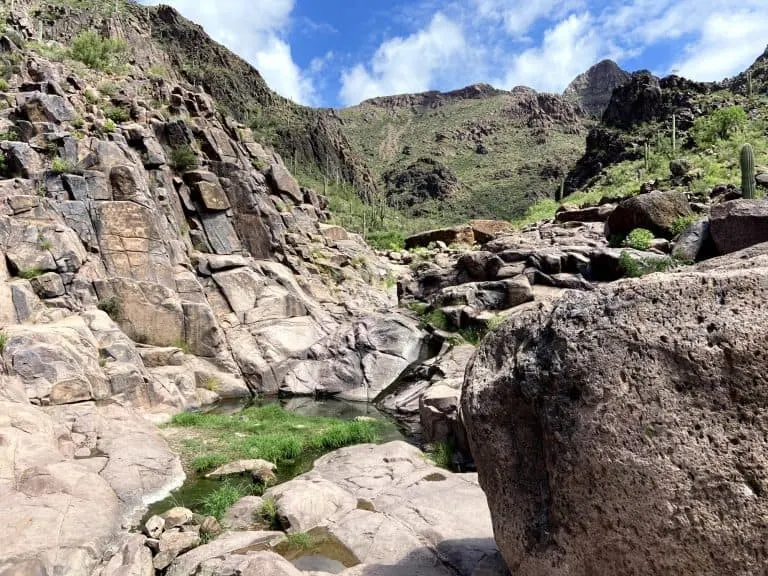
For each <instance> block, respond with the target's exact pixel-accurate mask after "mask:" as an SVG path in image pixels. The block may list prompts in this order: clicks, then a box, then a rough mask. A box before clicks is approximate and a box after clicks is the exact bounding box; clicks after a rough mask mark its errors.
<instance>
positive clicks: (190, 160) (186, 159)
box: [171, 145, 197, 172]
mask: <svg viewBox="0 0 768 576" xmlns="http://www.w3.org/2000/svg"><path fill="white" fill-rule="evenodd" d="M171 162H172V163H173V167H174V168H176V170H178V171H179V172H186V171H187V170H189V169H190V168H192V167H193V166H196V165H197V154H195V151H194V150H192V148H191V147H189V146H187V145H184V146H178V147H177V148H174V149H173V151H172V152H171Z"/></svg>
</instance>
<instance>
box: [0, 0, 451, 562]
mask: <svg viewBox="0 0 768 576" xmlns="http://www.w3.org/2000/svg"><path fill="white" fill-rule="evenodd" d="M74 6H75V8H72V7H71V6H69V5H67V6H62V5H60V4H58V3H56V4H50V5H48V4H44V5H38V4H37V3H34V4H32V3H26V2H22V1H21V0H20V1H18V2H16V3H15V7H14V11H12V12H10V13H8V14H6V16H5V18H6V34H5V35H3V36H2V39H1V41H0V45H1V46H2V54H0V58H1V59H2V60H3V63H4V67H3V70H4V73H5V79H4V83H3V84H2V87H1V88H0V91H2V97H3V98H2V101H3V104H4V106H3V109H2V110H0V132H1V133H2V135H1V136H0V152H2V155H1V158H2V162H0V169H1V170H2V178H1V179H0V250H1V251H2V255H3V258H2V259H1V260H0V290H1V291H2V298H1V299H0V353H1V354H2V365H1V366H0V399H1V402H0V511H2V512H3V515H4V517H6V519H7V521H6V524H8V525H9V527H10V531H11V533H12V534H13V537H11V538H4V539H3V543H2V545H0V572H3V573H6V572H4V571H6V570H7V571H10V572H11V573H14V574H15V573H19V572H18V571H21V573H51V574H52V573H57V574H74V573H77V574H89V573H91V571H92V569H94V568H96V567H97V566H98V565H99V564H100V563H101V562H102V561H105V562H106V561H109V562H110V563H107V564H106V565H105V567H104V570H106V572H105V573H106V574H112V573H113V572H114V570H117V568H118V567H119V566H120V565H121V564H120V562H122V561H123V560H125V561H129V560H131V561H132V559H140V558H144V557H145V556H146V554H145V552H142V550H145V549H144V548H143V545H142V544H139V545H138V548H137V545H136V542H134V540H130V541H126V540H125V529H126V528H128V527H130V526H131V525H132V524H133V522H134V520H135V519H136V515H137V514H139V513H140V512H141V510H142V509H143V508H144V507H145V506H146V504H148V503H149V502H151V501H153V500H157V499H158V498H162V497H163V496H164V495H165V494H167V492H168V491H169V490H171V489H173V488H175V487H177V486H178V485H179V483H180V482H181V481H182V480H183V472H182V470H181V466H180V464H179V461H178V457H177V456H175V455H174V454H172V453H171V452H170V450H169V449H168V446H167V444H166V443H165V441H164V440H163V439H162V438H161V437H160V436H159V435H158V434H157V431H156V430H155V428H154V427H153V426H152V425H150V424H149V423H148V422H147V420H152V421H163V420H165V419H167V417H168V415H169V414H172V413H175V412H179V411H182V410H185V409H194V408H200V407H201V406H207V405H210V404H211V403H214V402H217V401H218V400H220V399H228V398H249V397H251V396H252V395H255V394H274V393H277V392H278V391H280V392H282V393H285V394H336V395H340V396H342V397H347V398H351V399H356V400H369V399H372V398H374V397H375V396H376V395H377V394H378V393H379V392H380V391H382V390H384V389H385V388H387V387H388V386H389V385H390V384H391V383H392V382H393V381H394V380H395V379H396V378H397V377H398V376H399V375H400V373H402V372H403V371H404V370H405V369H406V368H407V367H408V366H409V365H410V364H411V363H414V362H416V361H418V360H420V359H422V358H423V357H424V355H425V354H428V353H429V352H428V349H429V348H430V346H431V345H432V341H433V340H435V338H436V337H435V336H431V335H429V334H427V333H426V332H425V331H423V330H422V329H421V328H420V327H419V325H418V323H417V322H415V321H413V320H411V319H409V318H407V317H405V316H403V315H401V314H399V313H398V312H397V311H393V310H392V305H393V303H394V302H395V295H394V286H393V284H392V282H391V268H390V265H389V264H388V263H386V262H383V261H381V260H380V259H378V258H377V256H376V255H375V254H374V253H373V252H371V251H370V250H369V249H368V247H367V246H366V245H365V244H364V243H363V242H362V241H361V240H360V239H359V238H358V237H356V236H354V235H349V234H348V233H347V232H346V231H345V230H343V229H341V228H338V227H335V226H331V225H328V224H325V221H326V220H327V218H328V213H327V210H326V208H327V200H326V199H325V198H323V197H321V196H318V195H317V194H316V193H315V192H313V191H312V190H308V189H302V188H301V187H300V186H299V185H298V184H297V182H296V180H295V179H294V178H293V176H292V175H291V174H290V172H289V171H288V169H287V167H286V166H285V164H284V162H283V160H282V159H281V157H280V156H279V155H278V154H277V153H275V152H274V151H272V150H271V149H269V148H268V147H263V146H262V145H261V144H259V143H258V142H257V141H256V140H255V138H254V136H253V134H252V132H251V130H250V128H249V127H248V126H246V125H244V124H241V123H239V122H238V121H237V120H236V119H235V118H233V117H231V116H228V115H222V114H221V113H220V112H218V111H217V107H216V105H215V101H214V99H213V98H212V96H211V95H210V94H208V93H207V92H206V91H205V90H204V89H203V88H201V87H199V86H192V85H190V84H187V83H186V82H184V81H183V79H181V78H178V77H176V76H173V75H169V76H167V77H166V78H162V77H159V75H158V74H155V73H154V72H150V71H149V62H153V64H154V63H156V62H167V61H168V58H169V55H168V54H167V53H164V52H162V51H161V50H160V48H159V47H158V46H153V45H152V44H151V43H147V36H146V32H147V30H145V29H144V28H143V27H142V26H141V25H140V24H141V23H142V20H141V19H139V20H136V19H134V17H135V14H133V13H131V14H132V15H131V16H130V17H128V16H125V14H123V13H121V15H120V16H119V17H113V15H112V14H111V13H109V12H107V13H101V12H100V11H99V10H98V9H94V10H91V11H89V12H88V13H86V12H83V11H80V10H78V8H77V7H78V6H79V4H78V3H76V4H74ZM134 9H136V8H135V7H131V10H134ZM137 13H138V14H139V15H140V18H148V17H149V16H148V15H147V14H150V13H152V12H142V11H139V12H137ZM152 14H155V16H156V17H158V18H159V17H160V15H162V14H166V15H167V14H170V13H169V12H167V11H166V12H163V10H162V9H161V10H159V11H158V12H157V13H152ZM66 15H71V16H72V17H71V18H64V17H58V16H66ZM155 16H153V17H155ZM86 22H90V23H91V24H94V23H98V25H97V26H96V28H98V29H100V30H103V31H104V34H106V35H107V36H110V35H111V36H112V37H122V38H124V39H126V40H128V41H129V44H128V46H141V48H140V49H139V50H137V51H135V52H133V51H131V49H130V48H128V49H127V50H128V55H129V59H128V60H127V62H126V63H125V64H123V65H121V66H119V67H116V68H114V69H112V71H109V70H108V71H104V70H96V69H94V66H95V65H94V66H91V67H89V66H86V65H84V64H82V63H81V62H78V61H76V60H75V59H74V58H73V55H74V54H75V53H74V52H72V51H69V50H66V49H65V48H64V46H63V45H62V44H61V43H58V42H57V41H48V40H44V41H42V42H41V41H39V40H34V36H33V34H39V31H40V29H41V27H42V30H43V36H44V38H48V37H56V38H58V39H64V40H66V39H68V38H71V37H72V36H75V35H76V34H77V33H78V32H77V31H78V30H79V29H80V27H82V26H84V25H86V24H85V23H86ZM94 41H95V40H94ZM98 41H101V40H98ZM439 342H440V338H439V337H437V343H438V345H439ZM118 550H120V554H119V558H118V557H117V556H116V557H115V558H117V559H113V560H110V558H111V557H112V556H113V555H114V554H115V553H116V552H118ZM120 558H122V560H120Z"/></svg>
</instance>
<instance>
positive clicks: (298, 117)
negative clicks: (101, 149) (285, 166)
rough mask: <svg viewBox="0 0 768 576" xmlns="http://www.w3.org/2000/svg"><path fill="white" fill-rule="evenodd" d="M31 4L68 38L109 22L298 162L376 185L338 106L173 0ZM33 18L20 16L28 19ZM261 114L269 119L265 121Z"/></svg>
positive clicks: (46, 29)
mask: <svg viewBox="0 0 768 576" xmlns="http://www.w3.org/2000/svg"><path fill="white" fill-rule="evenodd" d="M15 5H16V6H30V7H31V8H32V9H33V11H34V22H35V25H36V26H38V28H37V29H36V30H34V31H30V33H33V34H34V35H35V36H36V37H38V36H40V34H42V39H43V40H45V39H51V40H56V41H59V42H63V43H65V44H66V43H68V42H70V41H71V40H72V38H74V37H75V36H76V35H77V33H79V32H80V31H81V30H86V29H102V28H104V29H108V30H110V31H111V33H113V34H114V35H116V36H117V37H119V38H123V39H125V40H127V41H128V42H130V43H131V44H132V46H133V47H134V50H133V53H132V58H134V59H135V61H136V63H137V64H140V65H142V66H143V68H144V69H145V70H148V69H149V68H151V67H153V68H154V69H155V70H156V71H159V72H161V74H160V76H162V77H168V78H169V79H171V80H182V79H183V80H184V81H186V82H188V83H189V84H191V85H193V86H201V87H203V88H204V89H205V90H206V92H207V93H208V94H210V95H211V96H213V97H214V98H215V99H216V102H217V106H219V107H220V108H222V109H226V111H227V113H228V114H229V115H231V116H232V117H233V118H235V119H237V120H238V121H240V122H243V123H245V124H246V125H248V126H254V127H255V128H256V129H257V130H259V131H261V132H262V134H261V140H262V141H268V142H269V143H270V144H272V145H274V146H275V148H276V149H277V150H278V151H279V152H280V153H281V154H282V155H283V156H284V157H285V158H287V159H288V160H289V161H290V163H292V164H294V163H295V164H298V165H306V166H319V167H322V168H323V170H325V171H327V172H328V173H329V174H333V175H336V176H337V177H340V178H342V179H345V180H346V181H349V182H350V183H353V184H354V185H355V186H356V187H357V188H358V189H359V190H360V193H361V194H362V195H366V196H370V195H371V194H372V193H373V186H372V184H373V181H372V177H371V175H370V173H369V172H368V170H367V168H366V166H365V164H364V162H363V161H362V160H361V159H360V158H358V157H356V156H355V155H354V153H353V152H352V150H351V148H350V146H349V143H348V142H347V140H346V137H345V135H344V133H343V132H342V131H341V125H340V122H339V119H338V117H337V116H336V114H335V112H334V111H333V110H319V109H313V108H308V107H305V106H299V105H297V104H295V103H293V102H291V101H290V100H287V99H285V98H283V97H281V96H279V95H277V94H276V93H275V92H273V91H272V90H271V89H270V88H269V87H268V86H267V84H266V82H265V81H264V79H263V78H262V76H261V75H260V74H259V72H258V70H256V69H254V68H253V67H252V66H250V65H249V64H248V63H247V62H245V61H244V60H242V59H241V58H239V57H238V56H236V55H235V54H233V53H232V52H230V51H229V50H228V49H227V48H225V47H224V46H222V45H220V44H218V43H217V42H215V41H213V40H212V39H211V38H210V37H209V36H208V35H207V34H206V33H205V31H204V30H203V28H202V27H201V26H200V25H198V24H195V23H193V22H190V21H189V20H187V19H185V18H184V17H183V16H181V15H180V14H179V13H178V12H177V11H176V10H174V9H173V8H171V7H169V6H164V5H160V6H143V5H140V4H137V3H135V2H133V1H131V0H116V1H115V2H109V3H104V4H101V3H94V2H88V1H85V0H69V1H66V2H43V3H40V4H39V5H38V4H37V3H35V2H31V1H29V0H19V1H18V2H15ZM27 23H28V22H22V23H19V24H21V25H22V26H24V25H25V24H27ZM260 119H262V120H263V119H267V120H266V121H262V122H258V120H260Z"/></svg>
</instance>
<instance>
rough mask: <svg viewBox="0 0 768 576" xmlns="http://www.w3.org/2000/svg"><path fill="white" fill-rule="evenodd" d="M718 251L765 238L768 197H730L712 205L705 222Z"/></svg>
mask: <svg viewBox="0 0 768 576" xmlns="http://www.w3.org/2000/svg"><path fill="white" fill-rule="evenodd" d="M709 229H710V233H711V234H712V240H713V241H714V243H715V247H716V248H717V252H718V253H719V254H730V253H731V252H736V251H738V250H742V249H744V248H748V247H749V246H753V245H755V244H760V243H761V242H766V241H768V200H731V201H730V202H724V203H722V204H716V205H715V206H713V207H712V213H711V216H710V224H709Z"/></svg>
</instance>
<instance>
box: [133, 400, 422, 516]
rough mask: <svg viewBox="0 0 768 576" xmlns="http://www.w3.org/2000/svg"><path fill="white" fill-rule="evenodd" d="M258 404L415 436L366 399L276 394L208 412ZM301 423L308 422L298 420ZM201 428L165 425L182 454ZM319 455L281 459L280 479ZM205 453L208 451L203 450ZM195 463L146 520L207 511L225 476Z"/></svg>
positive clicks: (382, 437) (381, 435) (383, 435)
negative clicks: (175, 511)
mask: <svg viewBox="0 0 768 576" xmlns="http://www.w3.org/2000/svg"><path fill="white" fill-rule="evenodd" d="M254 406H275V407H277V406H280V407H281V408H283V409H284V410H285V411H287V412H289V413H291V414H297V415H299V416H302V417H307V418H327V419H334V420H338V421H340V422H351V421H355V420H357V421H372V422H373V423H375V431H376V435H377V438H378V440H379V441H380V442H390V441H394V440H404V441H410V440H411V437H409V436H407V435H406V433H405V432H404V431H402V430H401V428H400V427H399V426H398V424H397V423H396V422H395V421H394V420H393V419H392V418H390V417H388V416H386V415H385V414H383V413H382V412H379V411H378V410H377V409H376V408H375V407H373V406H372V405H370V404H366V403H363V402H346V401H344V400H335V399H325V400H316V399H314V398H308V397H299V398H290V399H283V400H278V399H277V398H274V399H268V400H262V401H258V402H252V401H248V402H244V401H232V402H223V403H220V404H218V405H216V406H214V407H213V408H211V409H210V410H209V411H207V412H206V414H210V415H221V416H227V417H232V418H238V415H239V414H242V413H243V411H244V410H246V409H248V408H250V407H254ZM297 426H304V425H303V424H298V425H297ZM197 431H198V429H196V428H184V427H178V426H173V425H169V426H168V427H166V428H164V429H162V433H163V435H164V436H165V437H166V439H167V440H168V441H169V443H170V444H171V445H172V446H173V447H174V448H175V449H176V450H177V451H179V452H180V453H181V454H182V456H184V455H185V453H189V450H188V446H189V444H190V443H191V442H192V443H194V442H198V441H200V440H199V437H200V436H199V435H198V434H197V433H196V432H197ZM235 434H237V432H235ZM212 450H213V448H212V449H211V451H212ZM319 455H320V454H319V453H318V452H308V453H306V454H302V455H299V456H298V457H296V458H294V459H291V460H287V461H283V462H281V463H280V465H279V466H278V468H277V470H276V475H277V478H276V483H277V484H280V483H283V482H286V481H288V480H290V479H292V478H295V477H296V476H298V475H299V474H303V473H305V472H308V471H309V470H310V469H311V468H312V464H313V462H314V461H315V459H316V458H317V457H318V456H319ZM203 456H205V455H204V454H203ZM194 464H195V462H194V461H191V460H190V458H189V457H187V458H186V459H185V462H184V467H185V471H186V472H187V479H186V481H185V482H184V484H183V485H182V486H181V487H180V488H178V489H177V490H175V491H174V492H173V493H172V494H170V495H169V496H168V497H167V498H165V499H163V500H161V501H159V502H156V503H154V504H153V505H152V506H151V507H150V508H149V510H148V511H147V513H146V515H145V517H144V520H146V519H147V518H149V517H151V516H153V515H156V514H162V513H164V512H165V511H166V510H169V509H171V508H173V507H176V506H185V507H187V508H189V509H191V510H193V511H194V512H200V513H202V512H203V510H202V508H201V506H202V502H203V500H204V499H205V497H206V496H207V495H209V494H210V493H211V492H213V491H215V490H216V489H218V488H220V487H221V486H222V484H223V482H224V480H222V479H212V478H206V476H205V473H204V471H199V470H195V469H194V467H193V466H194Z"/></svg>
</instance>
